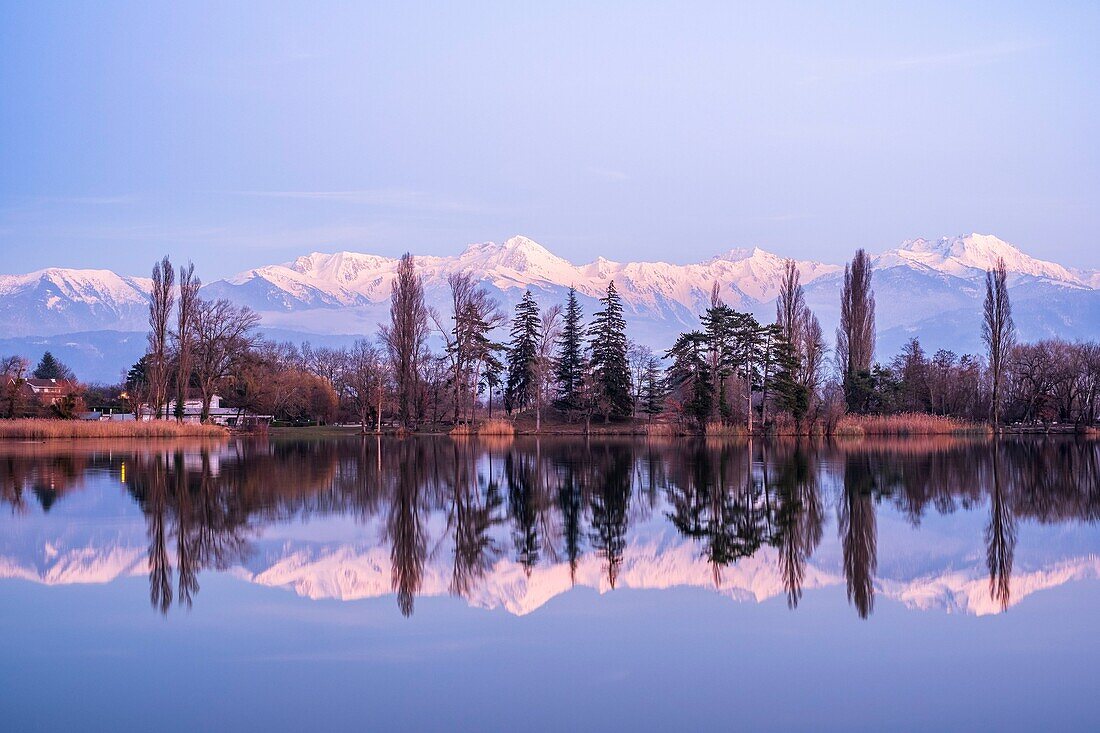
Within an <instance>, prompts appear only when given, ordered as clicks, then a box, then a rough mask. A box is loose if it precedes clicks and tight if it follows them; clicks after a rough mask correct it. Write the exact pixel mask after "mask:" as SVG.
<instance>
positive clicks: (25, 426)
mask: <svg viewBox="0 0 1100 733" xmlns="http://www.w3.org/2000/svg"><path fill="white" fill-rule="evenodd" d="M228 434H229V431H228V430H226V429H225V428H223V427H221V426H219V425H196V424H192V423H184V424H182V425H181V424H180V423H176V422H172V421H170V420H150V421H148V422H137V421H134V422H117V421H99V422H90V421H86V420H42V419H33V418H28V419H20V420H0V440H63V439H72V438H81V439H83V438H224V437H225V436H226V435H228Z"/></svg>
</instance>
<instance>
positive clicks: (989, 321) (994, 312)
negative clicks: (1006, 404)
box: [982, 257, 1016, 430]
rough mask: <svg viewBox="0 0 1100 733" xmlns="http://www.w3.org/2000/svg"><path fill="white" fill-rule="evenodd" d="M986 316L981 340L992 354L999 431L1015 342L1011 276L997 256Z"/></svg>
mask: <svg viewBox="0 0 1100 733" xmlns="http://www.w3.org/2000/svg"><path fill="white" fill-rule="evenodd" d="M984 316H985V317H984V318H983V319H982V341H984V342H985V345H986V347H987V349H988V355H989V373H990V378H991V380H992V382H993V404H992V406H991V411H992V416H991V419H992V421H993V429H994V430H996V429H997V428H998V427H1000V420H1001V397H1002V388H1003V386H1004V377H1005V368H1006V366H1007V364H1008V357H1009V354H1011V353H1012V347H1013V345H1014V344H1015V342H1016V336H1015V324H1014V323H1013V321H1012V304H1011V303H1010V302H1009V300H1008V275H1007V272H1006V270H1005V261H1004V258H1003V257H998V258H997V264H996V266H995V267H994V268H993V269H992V270H989V271H987V272H986V273H985V305H984Z"/></svg>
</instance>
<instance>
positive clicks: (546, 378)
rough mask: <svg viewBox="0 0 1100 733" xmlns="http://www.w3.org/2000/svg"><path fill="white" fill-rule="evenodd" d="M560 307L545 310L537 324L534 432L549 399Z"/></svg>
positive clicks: (555, 306) (554, 306) (559, 331)
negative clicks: (543, 407)
mask: <svg viewBox="0 0 1100 733" xmlns="http://www.w3.org/2000/svg"><path fill="white" fill-rule="evenodd" d="M561 312H562V311H561V306H560V305H553V306H551V307H550V308H547V309H546V310H545V311H544V312H543V314H542V318H541V320H540V322H539V338H538V343H537V344H536V350H535V364H534V370H533V371H534V375H535V432H536V433H537V432H539V431H541V430H542V406H543V405H544V404H546V402H547V401H548V400H549V397H550V391H551V384H550V382H551V380H552V379H553V376H554V372H555V369H556V368H557V365H556V364H555V362H554V346H555V344H557V341H558V339H559V338H560V337H561V327H562V322H561Z"/></svg>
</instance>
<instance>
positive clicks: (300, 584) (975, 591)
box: [0, 531, 1100, 616]
mask: <svg viewBox="0 0 1100 733" xmlns="http://www.w3.org/2000/svg"><path fill="white" fill-rule="evenodd" d="M274 534H276V535H279V534H282V533H281V532H275V533H274ZM135 539H136V538H135ZM271 542H272V543H273V544H274V546H271V544H267V543H261V547H259V548H257V549H258V551H259V553H260V555H261V556H262V557H263V560H262V561H261V562H260V565H261V567H259V568H255V567H253V568H251V569H250V568H247V567H243V566H240V565H238V566H234V567H232V568H230V569H229V570H228V571H227V572H228V574H229V575H231V576H233V577H236V578H238V579H240V580H242V581H245V582H249V583H255V584H258V585H264V586H269V587H275V588H283V589H286V590H289V591H292V592H293V593H295V594H297V595H299V596H302V597H305V598H310V599H315V600H316V599H338V600H343V601H351V600H359V599H366V598H378V597H382V596H387V595H390V594H392V593H393V588H392V585H391V581H392V566H391V562H390V551H389V547H388V545H386V544H381V545H380V544H379V543H378V542H376V541H365V540H363V539H362V538H360V540H359V541H357V542H348V541H341V542H321V543H318V542H316V541H305V542H303V541H293V540H290V539H288V538H279V537H275V538H273V539H272V540H271ZM62 544H63V543H61V542H58V543H52V542H46V543H45V544H43V545H42V546H41V547H40V548H38V550H37V551H36V552H35V554H36V555H37V562H35V561H29V560H28V559H25V558H21V557H17V556H13V555H11V554H0V578H15V579H21V580H26V581H30V582H35V583H40V584H43V585H51V586H52V585H72V584H86V583H97V584H102V583H109V582H112V581H114V580H116V579H120V578H126V577H135V576H142V575H145V574H146V573H147V572H148V564H147V561H146V554H145V553H146V547H145V546H144V544H141V545H139V544H136V542H129V543H127V542H125V541H122V540H119V541H118V542H117V543H109V544H107V545H105V546H102V545H98V544H95V543H90V544H87V545H80V544H76V545H73V546H69V547H62V546H61V545H62ZM450 563H451V556H450V553H449V551H447V550H446V549H442V551H437V552H433V553H432V554H431V557H430V558H429V559H428V560H427V561H426V562H425V565H424V567H423V573H422V581H421V587H420V591H419V593H418V594H417V595H418V596H444V595H448V594H449V593H450V587H451V564H450ZM250 564H251V563H250ZM1098 578H1100V558H1098V557H1097V556H1095V555H1085V556H1080V557H1069V558H1063V559H1060V560H1057V561H1054V562H1052V563H1050V564H1048V565H1046V566H1043V567H1039V568H1035V569H1028V570H1018V571H1017V572H1015V573H1014V574H1013V575H1012V579H1011V605H1016V604H1018V603H1020V602H1021V601H1022V600H1023V599H1024V598H1026V597H1028V596H1030V595H1031V594H1033V593H1036V592H1039V591H1042V590H1047V589H1051V588H1056V587H1059V586H1063V585H1066V584H1069V583H1073V582H1077V581H1082V580H1094V579H1098ZM875 585H876V592H877V593H878V594H879V595H880V596H882V597H884V598H889V599H892V600H894V601H897V602H900V603H902V604H904V605H905V606H906V607H908V608H911V609H916V610H940V611H945V612H948V613H966V614H971V615H977V616H984V615H989V614H996V613H1000V612H1001V610H1002V609H1001V606H1000V604H999V603H998V602H997V601H996V600H994V599H993V598H992V597H991V596H990V592H989V577H988V575H987V574H986V572H985V567H984V565H982V564H981V563H977V564H975V565H974V566H967V567H961V568H947V569H945V570H943V571H933V572H930V573H926V574H923V575H919V576H917V577H912V578H898V577H895V578H891V577H879V578H878V579H876V582H875ZM470 586H471V591H470V593H469V595H468V596H467V597H466V602H467V603H468V604H469V605H471V606H473V607H476V608H484V609H503V610H505V611H507V612H508V613H511V614H515V615H525V614H529V613H532V612H534V611H536V610H538V609H539V608H541V607H542V606H543V605H545V604H546V603H548V602H549V601H551V600H553V599H554V598H555V597H557V596H559V595H561V594H563V593H567V592H569V591H570V590H571V589H572V588H574V587H582V588H591V589H594V590H596V591H598V592H599V593H601V594H602V593H606V592H609V591H611V590H612V589H611V584H610V579H609V578H608V573H607V565H606V562H605V561H604V559H603V558H601V557H598V556H596V555H593V554H590V553H589V554H586V555H585V556H584V557H583V558H581V559H580V561H579V562H578V565H577V568H576V572H575V575H574V577H573V578H571V577H570V571H569V565H568V563H567V562H566V561H565V560H564V559H561V560H558V561H554V562H550V563H546V562H543V563H542V564H540V565H539V566H538V567H535V568H534V569H532V571H531V573H530V575H527V573H526V571H525V568H524V567H523V566H522V565H521V564H520V563H518V562H516V561H514V560H512V559H511V556H510V555H508V554H505V555H504V556H503V557H502V558H501V559H498V560H497V561H496V562H495V563H493V564H492V566H491V567H489V568H488V569H487V571H486V573H485V574H484V576H482V577H481V578H478V579H475V580H474V581H473V582H472V583H471V584H470ZM843 586H844V577H843V574H841V573H840V572H839V571H838V570H830V569H827V568H822V567H819V566H817V565H815V564H813V563H812V562H811V563H808V564H807V565H806V567H805V575H804V579H803V589H804V590H805V591H806V592H807V593H809V592H812V591H813V590H815V589H818V588H827V587H834V588H842V587H843ZM615 588H617V589H636V590H661V589H667V588H700V589H704V590H708V591H712V592H716V593H718V594H720V595H723V596H725V597H728V598H730V599H732V600H735V601H739V602H750V601H751V602H757V603H760V602H764V601H767V600H769V599H772V598H777V597H782V596H783V595H784V594H785V592H786V590H785V586H784V582H783V576H782V573H781V571H780V565H779V557H778V553H777V551H776V550H775V549H773V548H764V549H762V550H760V551H759V552H757V553H756V554H755V555H753V556H752V557H749V558H744V559H742V560H741V561H739V562H738V563H736V564H734V565H732V566H728V567H725V568H723V569H722V571H721V573H720V576H719V578H718V580H717V584H716V580H715V576H714V569H713V567H712V566H711V565H710V563H708V562H707V560H706V559H705V558H704V557H702V556H701V554H700V551H699V546H698V545H696V544H695V543H694V542H691V541H690V540H685V539H683V538H680V537H678V536H676V535H675V533H672V532H671V531H670V532H669V533H662V534H660V535H658V536H652V537H648V538H646V537H637V538H635V539H633V540H630V541H629V542H628V544H627V546H626V548H625V551H624V554H623V562H622V564H621V566H620V567H619V570H618V573H617V577H616V584H615Z"/></svg>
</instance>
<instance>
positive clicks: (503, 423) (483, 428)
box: [477, 418, 516, 435]
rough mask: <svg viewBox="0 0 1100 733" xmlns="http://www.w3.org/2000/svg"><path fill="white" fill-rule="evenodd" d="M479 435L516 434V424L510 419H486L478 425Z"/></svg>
mask: <svg viewBox="0 0 1100 733" xmlns="http://www.w3.org/2000/svg"><path fill="white" fill-rule="evenodd" d="M477 434H478V435H515V434H516V426H515V425H513V424H512V423H511V422H509V421H508V420H500V419H496V418H494V419H492V420H486V421H485V422H483V423H481V425H478V426H477Z"/></svg>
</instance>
